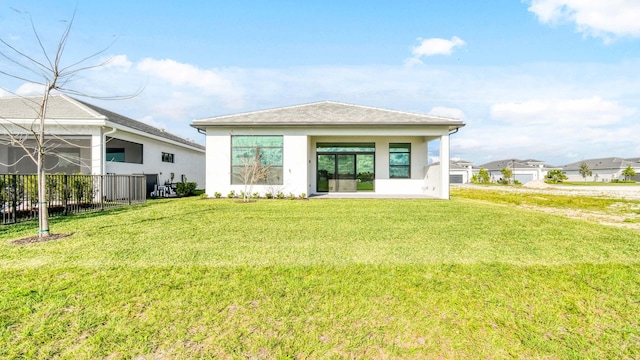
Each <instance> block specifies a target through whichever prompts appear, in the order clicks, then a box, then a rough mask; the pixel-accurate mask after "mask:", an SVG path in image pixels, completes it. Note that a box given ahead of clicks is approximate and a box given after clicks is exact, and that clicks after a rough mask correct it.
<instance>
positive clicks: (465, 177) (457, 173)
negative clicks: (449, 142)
mask: <svg viewBox="0 0 640 360" xmlns="http://www.w3.org/2000/svg"><path fill="white" fill-rule="evenodd" d="M472 177H473V163H472V162H470V161H465V160H451V162H450V165H449V179H450V180H449V181H450V182H451V183H452V184H468V183H470V182H471V178H472Z"/></svg>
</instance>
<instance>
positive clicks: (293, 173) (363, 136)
mask: <svg viewBox="0 0 640 360" xmlns="http://www.w3.org/2000/svg"><path fill="white" fill-rule="evenodd" d="M192 126H193V127H195V128H198V129H200V130H204V131H206V154H207V155H206V157H207V160H206V162H207V175H206V191H207V194H208V195H209V196H213V194H214V193H215V192H221V193H226V192H229V191H231V190H233V191H236V192H239V191H242V190H243V188H244V184H245V183H246V180H245V179H243V176H242V174H243V171H244V170H243V169H244V168H246V166H247V160H253V159H257V161H259V162H260V164H261V165H263V166H265V167H268V168H269V174H268V175H267V176H265V177H264V178H263V179H261V180H260V182H259V183H258V185H256V186H255V187H254V189H255V191H256V192H259V193H261V194H265V193H277V192H283V193H286V194H289V193H294V194H296V195H297V194H302V193H305V194H323V193H331V192H346V193H358V192H369V193H374V194H407V195H411V194H414V195H419V194H420V195H429V196H433V197H435V198H443V199H447V198H449V135H450V133H451V132H452V131H456V130H457V129H458V128H460V127H462V126H464V123H462V122H461V121H460V120H456V119H450V118H444V117H438V116H431V115H425V114H416V113H408V112H401V111H393V110H386V109H379V108H372V107H366V106H359V105H351V104H343V103H337V102H329V101H327V102H318V103H311V104H304V105H298V106H290V107H283V108H276V109H270V110H263V111H256V112H249V113H241V114H235V115H228V116H218V117H212V118H205V119H199V120H195V121H194V122H193V123H192ZM434 140H439V151H440V158H441V159H444V160H442V161H441V162H440V165H429V161H428V156H427V153H428V148H429V144H430V142H431V141H434Z"/></svg>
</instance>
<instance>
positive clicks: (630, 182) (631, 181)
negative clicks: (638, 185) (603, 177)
mask: <svg viewBox="0 0 640 360" xmlns="http://www.w3.org/2000/svg"><path fill="white" fill-rule="evenodd" d="M611 182H612V183H618V184H625V183H626V184H633V183H635V182H636V181H635V180H620V179H611Z"/></svg>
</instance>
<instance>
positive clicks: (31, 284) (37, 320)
mask: <svg viewBox="0 0 640 360" xmlns="http://www.w3.org/2000/svg"><path fill="white" fill-rule="evenodd" d="M483 194H484V193H483ZM520 196H522V197H527V196H532V197H533V196H535V195H533V194H531V195H523V194H521V195H520ZM494 200H495V201H494ZM532 201H533V200H532ZM586 203H588V204H590V205H583V204H582V203H573V204H571V205H567V206H572V207H578V208H579V207H582V206H598V205H593V204H591V203H589V202H588V200H585V204H586ZM34 226H35V225H33V224H22V225H17V226H8V227H7V226H5V227H0V279H2V281H0V358H41V359H50V358H109V359H121V358H122V359H126V358H139V359H157V358H193V357H209V358H255V359H271V358H311V359H315V358H420V359H422V358H445V359H447V358H473V359H475V358H526V359H532V358H540V359H542V358H544V359H555V358H558V359H560V358H576V359H584V358H592V359H603V358H628V359H636V358H640V263H639V256H638V255H639V253H640V231H638V230H633V229H624V228H616V227H610V226H603V225H599V224H596V223H593V222H587V221H582V220H576V219H568V218H564V217H561V216H554V215H550V214H546V213H542V212H538V211H532V210H528V209H522V208H519V207H517V206H516V205H515V204H514V203H513V202H510V201H506V200H500V199H499V198H497V199H493V198H492V197H491V196H488V195H486V194H485V195H482V196H480V195H474V194H473V193H455V192H454V196H453V198H452V200H451V201H437V200H333V199H332V200H329V199H323V200H310V201H290V200H260V201H258V202H255V203H249V204H242V203H238V202H236V201H234V200H229V199H219V200H200V199H194V198H187V199H171V200H156V201H151V202H149V203H148V204H146V205H141V206H136V207H133V208H130V209H119V210H114V211H111V212H108V213H102V214H89V215H80V216H73V217H68V218H61V219H54V220H52V226H51V228H52V231H53V232H56V233H62V232H64V233H71V232H73V233H74V235H73V236H72V237H67V238H64V239H60V240H56V241H51V242H46V243H39V244H30V245H14V244H10V243H9V240H11V239H15V238H20V237H24V236H30V235H32V234H33V233H34V232H35V227H34Z"/></svg>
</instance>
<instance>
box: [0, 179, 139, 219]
mask: <svg viewBox="0 0 640 360" xmlns="http://www.w3.org/2000/svg"><path fill="white" fill-rule="evenodd" d="M146 185H147V184H146V178H145V176H144V175H64V174H52V175H46V189H47V195H46V200H47V204H48V205H47V206H48V209H49V216H51V217H54V216H62V215H69V214H74V213H81V212H90V211H100V210H105V209H111V208H116V207H121V206H127V205H131V204H141V203H144V202H146ZM0 212H1V215H2V222H1V224H3V225H6V224H15V223H18V222H22V221H28V220H32V219H37V218H38V176H37V175H19V174H0Z"/></svg>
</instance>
